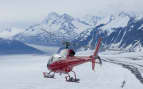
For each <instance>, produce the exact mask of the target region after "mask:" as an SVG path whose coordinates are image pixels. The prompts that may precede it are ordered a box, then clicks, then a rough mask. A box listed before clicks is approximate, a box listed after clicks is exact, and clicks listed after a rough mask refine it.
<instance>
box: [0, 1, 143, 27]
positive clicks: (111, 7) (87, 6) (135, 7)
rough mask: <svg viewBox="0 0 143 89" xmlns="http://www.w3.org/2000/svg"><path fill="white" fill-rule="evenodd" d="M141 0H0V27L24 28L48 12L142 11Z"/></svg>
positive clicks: (75, 13)
mask: <svg viewBox="0 0 143 89" xmlns="http://www.w3.org/2000/svg"><path fill="white" fill-rule="evenodd" d="M142 8H143V0H0V27H7V26H9V27H20V28H26V27H28V26H30V25H32V24H36V23H40V21H42V20H43V19H44V18H45V17H46V16H47V15H48V13H50V12H57V13H60V14H62V13H67V14H70V15H71V16H74V17H80V16H84V15H86V14H95V15H96V14H98V15H100V14H105V13H116V12H119V11H132V12H136V13H143V9H142Z"/></svg>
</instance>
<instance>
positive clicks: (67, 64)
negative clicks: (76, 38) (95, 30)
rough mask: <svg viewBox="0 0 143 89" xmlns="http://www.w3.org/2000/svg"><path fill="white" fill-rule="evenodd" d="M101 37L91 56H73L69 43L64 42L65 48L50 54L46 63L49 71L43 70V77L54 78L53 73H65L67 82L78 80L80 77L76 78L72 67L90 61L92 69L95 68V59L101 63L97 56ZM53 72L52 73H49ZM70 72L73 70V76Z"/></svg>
mask: <svg viewBox="0 0 143 89" xmlns="http://www.w3.org/2000/svg"><path fill="white" fill-rule="evenodd" d="M101 40H102V38H99V39H98V42H97V46H96V49H95V51H94V53H93V55H91V56H75V52H74V50H72V49H70V48H69V45H70V43H69V42H65V45H66V49H63V50H61V52H60V54H55V55H53V56H51V58H50V59H49V61H48V63H47V68H48V70H49V72H43V75H44V78H54V77H55V73H60V74H62V73H63V74H66V75H67V76H65V80H66V81H67V82H79V81H80V79H78V78H77V76H76V73H75V72H74V71H73V68H74V67H76V66H78V65H80V64H83V63H86V62H91V63H92V70H93V71H94V69H95V63H97V62H96V59H98V60H99V62H98V63H99V64H101V65H102V61H101V58H100V57H99V56H98V51H99V48H100V45H101ZM52 72H53V74H51V73H52ZM70 72H73V74H74V77H71V76H70V74H69V73H70Z"/></svg>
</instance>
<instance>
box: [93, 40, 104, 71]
mask: <svg viewBox="0 0 143 89" xmlns="http://www.w3.org/2000/svg"><path fill="white" fill-rule="evenodd" d="M101 40H102V38H99V39H98V43H97V46H96V50H95V52H94V54H93V56H92V70H94V68H95V59H97V58H98V51H99V48H100V44H101Z"/></svg>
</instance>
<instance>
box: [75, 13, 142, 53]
mask: <svg viewBox="0 0 143 89" xmlns="http://www.w3.org/2000/svg"><path fill="white" fill-rule="evenodd" d="M104 19H106V18H104ZM104 19H103V20H104ZM105 21H106V23H105ZM105 21H104V23H101V24H99V25H97V24H96V25H95V27H94V29H93V30H92V31H91V32H90V35H89V34H88V36H85V35H84V36H81V37H79V38H78V39H75V41H74V42H79V45H78V46H77V47H76V48H75V49H77V48H81V47H84V46H89V47H90V48H91V49H92V48H95V45H96V42H97V38H99V37H102V38H103V41H102V45H103V46H102V47H104V48H108V49H109V48H111V49H118V48H119V49H126V50H128V51H141V50H143V18H140V19H138V20H137V17H136V16H131V15H130V14H127V13H124V12H122V13H120V14H118V15H116V16H113V15H111V16H110V18H108V20H107V19H106V20H105ZM83 39H84V40H83Z"/></svg>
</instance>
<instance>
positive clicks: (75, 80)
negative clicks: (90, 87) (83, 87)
mask: <svg viewBox="0 0 143 89" xmlns="http://www.w3.org/2000/svg"><path fill="white" fill-rule="evenodd" d="M66 81H67V82H77V83H79V81H80V79H74V78H73V77H71V78H69V79H67V80H66Z"/></svg>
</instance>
